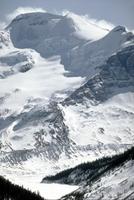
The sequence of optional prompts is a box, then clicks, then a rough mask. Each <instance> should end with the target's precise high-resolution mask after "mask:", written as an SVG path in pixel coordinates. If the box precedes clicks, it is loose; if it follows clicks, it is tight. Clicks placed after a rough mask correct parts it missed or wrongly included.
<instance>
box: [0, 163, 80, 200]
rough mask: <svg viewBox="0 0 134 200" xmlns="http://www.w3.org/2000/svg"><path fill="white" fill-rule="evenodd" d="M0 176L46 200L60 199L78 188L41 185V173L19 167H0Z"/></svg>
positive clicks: (42, 175)
mask: <svg viewBox="0 0 134 200" xmlns="http://www.w3.org/2000/svg"><path fill="white" fill-rule="evenodd" d="M31 168H32V167H31ZM47 170H48V169H47ZM47 170H46V171H47ZM0 174H1V175H2V176H3V177H5V178H6V179H9V180H10V181H11V182H12V183H14V184H17V185H20V186H23V187H24V188H26V189H29V190H30V191H32V192H36V193H39V194H40V195H41V196H42V197H44V198H45V199H48V200H50V199H51V200H52V199H53V200H57V199H60V198H61V197H62V196H64V195H66V194H69V193H71V192H72V191H74V190H76V189H78V186H70V185H63V184H44V183H41V180H42V178H43V177H44V173H43V172H42V171H41V172H40V173H39V172H37V173H36V172H34V171H32V170H30V169H29V170H26V169H23V168H22V167H21V166H20V168H19V167H18V168H17V167H4V166H0Z"/></svg>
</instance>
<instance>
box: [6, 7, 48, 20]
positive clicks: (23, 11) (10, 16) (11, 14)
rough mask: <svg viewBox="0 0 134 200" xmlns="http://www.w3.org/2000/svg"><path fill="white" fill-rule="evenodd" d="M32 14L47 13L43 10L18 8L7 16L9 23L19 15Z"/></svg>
mask: <svg viewBox="0 0 134 200" xmlns="http://www.w3.org/2000/svg"><path fill="white" fill-rule="evenodd" d="M31 12H46V10H44V9H43V8H32V7H18V8H17V9H16V10H14V11H13V12H12V13H10V14H8V15H7V16H6V18H7V20H8V21H11V20H13V19H14V18H15V17H16V16H17V15H20V14H25V13H31Z"/></svg>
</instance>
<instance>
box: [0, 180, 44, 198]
mask: <svg viewBox="0 0 134 200" xmlns="http://www.w3.org/2000/svg"><path fill="white" fill-rule="evenodd" d="M0 200H44V199H43V198H42V197H40V195H39V194H35V193H33V192H31V191H29V190H26V189H24V188H23V187H20V186H18V185H15V184H13V183H11V182H10V181H8V180H6V179H4V178H3V177H0Z"/></svg>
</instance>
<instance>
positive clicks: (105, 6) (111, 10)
mask: <svg viewBox="0 0 134 200" xmlns="http://www.w3.org/2000/svg"><path fill="white" fill-rule="evenodd" d="M18 7H34V8H43V9H45V10H47V11H49V12H56V11H57V12H61V11H62V10H69V11H72V12H74V13H76V14H82V15H85V14H88V15H89V16H90V17H91V18H95V19H98V20H102V19H104V20H106V21H109V22H111V23H113V24H114V25H124V26H126V27H128V28H129V29H134V0H0V21H1V22H2V21H5V20H6V16H7V15H8V14H10V13H12V12H13V11H14V10H15V9H17V8H18Z"/></svg>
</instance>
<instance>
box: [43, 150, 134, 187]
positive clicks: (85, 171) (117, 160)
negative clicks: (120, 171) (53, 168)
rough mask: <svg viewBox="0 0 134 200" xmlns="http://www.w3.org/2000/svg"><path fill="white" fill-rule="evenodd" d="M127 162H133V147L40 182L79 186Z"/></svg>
mask: <svg viewBox="0 0 134 200" xmlns="http://www.w3.org/2000/svg"><path fill="white" fill-rule="evenodd" d="M127 160H134V147H132V148H131V149H129V150H127V151H125V152H124V153H121V154H119V155H114V156H111V157H104V158H101V159H98V160H96V161H93V162H87V163H82V164H80V165H78V166H76V167H74V168H70V169H67V170H64V171H62V172H59V173H58V174H56V175H54V176H47V177H45V178H44V179H43V180H42V182H59V183H66V184H68V183H69V184H74V183H75V184H81V181H84V180H85V181H86V180H88V181H89V182H90V181H92V180H93V179H95V178H96V177H98V176H100V175H101V174H103V173H104V172H106V171H107V170H110V169H113V168H114V167H118V166H120V165H122V164H123V163H124V162H126V161H127ZM71 175H73V176H72V177H73V178H72V179H71ZM74 175H75V176H74ZM80 176H81V177H80ZM82 178H83V179H82Z"/></svg>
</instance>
